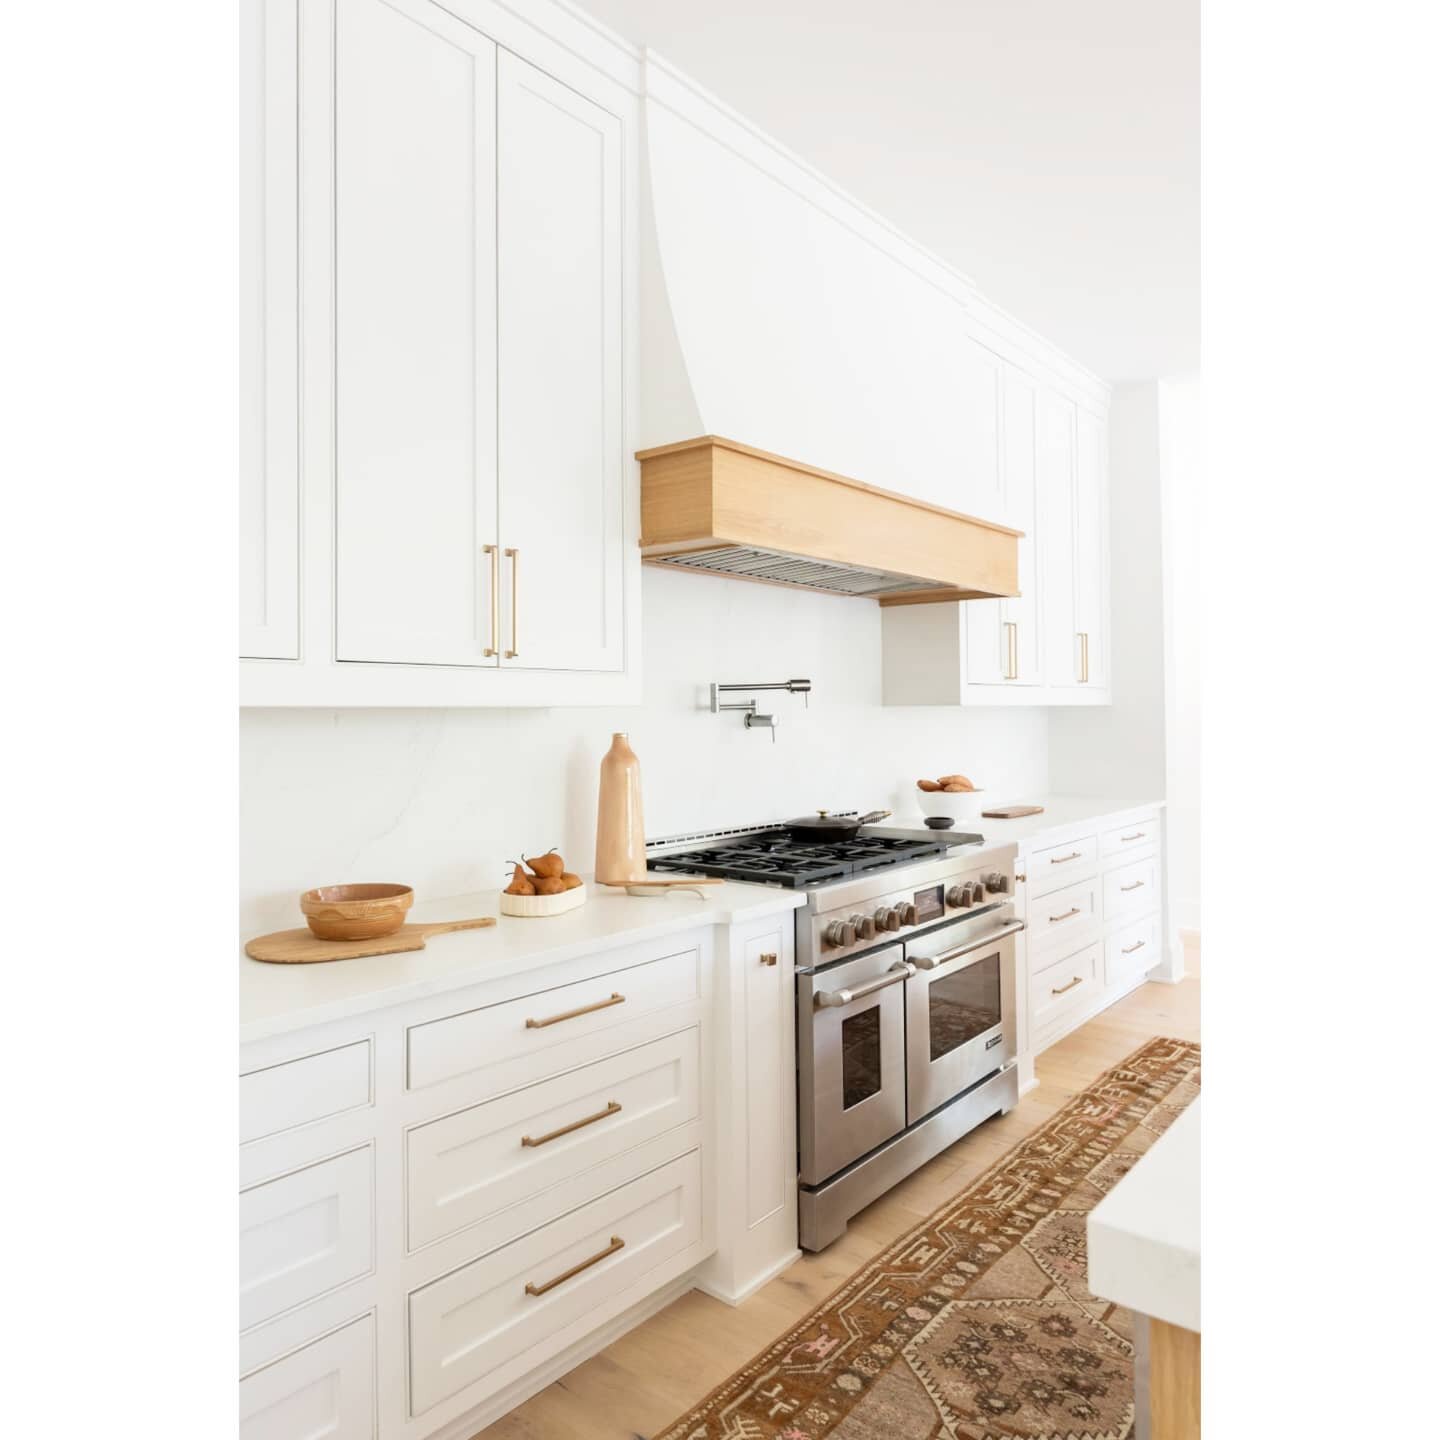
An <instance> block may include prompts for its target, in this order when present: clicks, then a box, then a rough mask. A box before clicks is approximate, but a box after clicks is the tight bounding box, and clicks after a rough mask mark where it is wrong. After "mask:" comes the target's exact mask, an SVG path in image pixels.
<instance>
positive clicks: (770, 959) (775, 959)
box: [760, 950, 780, 965]
mask: <svg viewBox="0 0 1440 1440" xmlns="http://www.w3.org/2000/svg"><path fill="white" fill-rule="evenodd" d="M760 963H761V964H762V965H778V964H779V963H780V957H779V956H778V955H775V954H772V953H771V952H770V951H768V950H767V951H766V952H765V954H763V955H762V956H761V957H760Z"/></svg>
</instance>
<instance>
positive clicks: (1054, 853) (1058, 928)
mask: <svg viewBox="0 0 1440 1440" xmlns="http://www.w3.org/2000/svg"><path fill="white" fill-rule="evenodd" d="M1163 845H1164V820H1163V812H1162V811H1161V809H1160V808H1159V807H1158V806H1157V807H1154V808H1151V809H1142V810H1134V811H1125V812H1119V813H1116V814H1113V815H1102V816H1099V817H1097V818H1096V819H1095V820H1094V821H1092V822H1089V823H1087V824H1085V825H1070V826H1067V827H1065V828H1064V829H1063V830H1055V831H1041V832H1038V833H1035V834H1033V835H1032V836H1031V837H1030V839H1029V840H1028V841H1026V842H1025V843H1024V844H1023V846H1022V850H1021V856H1020V859H1019V861H1018V862H1017V866H1016V868H1017V872H1018V873H1019V874H1021V875H1023V876H1024V877H1025V883H1024V885H1023V887H1019V888H1021V889H1023V893H1024V906H1025V923H1026V930H1025V937H1024V938H1025V943H1024V945H1023V947H1017V949H1018V951H1019V953H1020V954H1022V955H1023V957H1024V958H1023V963H1024V966H1025V974H1026V975H1027V976H1028V984H1026V985H1025V986H1023V987H1021V988H1022V993H1023V994H1024V996H1025V1004H1026V1015H1025V1019H1024V1023H1023V1024H1022V1025H1021V1027H1020V1033H1021V1035H1022V1036H1024V1037H1025V1039H1024V1048H1025V1051H1026V1052H1027V1053H1026V1057H1025V1058H1026V1062H1027V1065H1029V1066H1033V1063H1034V1056H1035V1055H1036V1054H1038V1053H1039V1052H1040V1051H1042V1050H1044V1049H1046V1048H1047V1047H1048V1046H1050V1045H1053V1044H1054V1043H1055V1042H1056V1041H1057V1040H1059V1039H1061V1038H1062V1037H1063V1036H1065V1035H1068V1034H1069V1033H1070V1031H1072V1030H1073V1029H1075V1028H1076V1026H1078V1025H1081V1024H1083V1023H1084V1022H1085V1021H1086V1020H1088V1019H1089V1018H1090V1017H1091V1016H1092V1015H1094V1014H1095V1013H1096V1012H1097V1011H1100V1010H1103V1009H1104V1008H1105V1007H1106V1006H1107V1005H1110V1004H1113V1003H1114V1001H1116V1000H1118V999H1119V998H1120V997H1121V996H1122V995H1124V994H1125V993H1126V992H1127V991H1129V990H1132V989H1133V988H1134V987H1135V986H1136V985H1138V984H1139V983H1140V982H1141V981H1142V980H1144V978H1145V977H1146V975H1147V974H1149V972H1150V971H1152V970H1154V969H1155V968H1156V967H1157V966H1159V965H1161V964H1162V963H1163V961H1164V958H1165V957H1164V954H1163V946H1162V936H1163V933H1164V927H1163V918H1162V917H1163V905H1164V897H1163V895H1162V893H1161V876H1162V875H1163V874H1164V867H1163V864H1162V856H1163V853H1164V852H1163Z"/></svg>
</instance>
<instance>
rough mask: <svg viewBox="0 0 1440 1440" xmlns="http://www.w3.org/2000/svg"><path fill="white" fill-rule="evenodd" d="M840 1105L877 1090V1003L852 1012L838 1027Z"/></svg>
mask: <svg viewBox="0 0 1440 1440" xmlns="http://www.w3.org/2000/svg"><path fill="white" fill-rule="evenodd" d="M840 1065H841V1072H842V1078H843V1081H844V1097H845V1103H844V1108H845V1109H846V1110H848V1109H850V1107H851V1106H852V1105H858V1104H859V1103H860V1102H861V1101H862V1100H868V1099H869V1098H870V1097H871V1096H872V1095H878V1094H879V1093H880V1007H879V1006H878V1005H872V1006H871V1007H870V1009H868V1010H862V1011H861V1012H860V1014H858V1015H852V1016H851V1017H850V1018H849V1019H848V1020H846V1021H845V1022H844V1024H842V1025H841V1027H840Z"/></svg>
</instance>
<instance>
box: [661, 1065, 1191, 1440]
mask: <svg viewBox="0 0 1440 1440" xmlns="http://www.w3.org/2000/svg"><path fill="white" fill-rule="evenodd" d="M1199 1093H1200V1047H1199V1046H1198V1045H1193V1044H1190V1043H1188V1042H1185V1041H1180V1040H1161V1039H1156V1040H1151V1041H1149V1042H1147V1043H1146V1044H1145V1045H1142V1046H1141V1047H1140V1049H1139V1050H1137V1051H1136V1052H1135V1053H1134V1054H1133V1055H1131V1056H1130V1057H1129V1058H1128V1059H1126V1060H1124V1061H1122V1062H1121V1063H1120V1064H1119V1065H1116V1066H1114V1067H1113V1068H1112V1069H1110V1070H1107V1071H1106V1072H1105V1074H1103V1075H1102V1076H1101V1077H1100V1078H1099V1079H1098V1080H1096V1081H1095V1083H1094V1084H1093V1085H1091V1086H1090V1087H1089V1088H1088V1089H1086V1090H1084V1091H1082V1092H1081V1093H1080V1094H1078V1095H1077V1096H1075V1098H1074V1099H1073V1100H1071V1101H1070V1102H1069V1104H1067V1105H1065V1106H1064V1107H1063V1108H1062V1109H1061V1110H1059V1111H1058V1112H1057V1113H1056V1114H1055V1115H1054V1116H1052V1117H1051V1118H1050V1119H1049V1120H1047V1121H1046V1122H1045V1123H1044V1124H1043V1125H1041V1126H1040V1128H1039V1129H1038V1130H1035V1131H1033V1132H1032V1133H1031V1134H1030V1135H1028V1136H1027V1137H1026V1138H1025V1139H1024V1140H1022V1141H1021V1142H1020V1143H1019V1144H1018V1145H1017V1146H1016V1147H1015V1148H1014V1149H1013V1150H1012V1151H1011V1152H1010V1153H1009V1154H1008V1155H1006V1156H1005V1158H1004V1159H1003V1160H1000V1161H999V1162H997V1163H996V1164H995V1165H993V1166H991V1168H990V1169H989V1170H987V1171H986V1172H985V1173H984V1174H983V1175H981V1176H980V1177H979V1178H978V1179H977V1180H975V1181H974V1182H972V1183H971V1184H970V1185H969V1186H967V1187H966V1189H965V1190H964V1191H962V1192H961V1193H960V1194H959V1195H957V1196H956V1197H955V1198H954V1199H953V1200H950V1201H948V1202H947V1203H946V1204H945V1205H943V1206H941V1208H940V1209H939V1210H937V1211H936V1212H935V1214H933V1215H932V1216H931V1217H930V1218H929V1219H928V1220H927V1221H925V1222H924V1223H923V1224H922V1225H920V1226H918V1227H917V1228H916V1229H914V1230H912V1231H911V1232H910V1233H909V1234H908V1235H905V1236H903V1237H902V1238H901V1239H899V1240H897V1241H895V1242H894V1243H893V1244H891V1245H890V1246H889V1247H888V1248H887V1249H885V1250H884V1251H882V1252H881V1253H880V1254H879V1255H878V1256H877V1257H876V1258H875V1259H874V1260H872V1261H870V1263H869V1264H868V1265H866V1266H865V1267H864V1269H862V1270H861V1271H860V1272H859V1273H858V1274H856V1275H855V1276H854V1278H853V1279H851V1280H849V1281H848V1282H847V1283H846V1284H844V1285H843V1286H841V1287H840V1289H839V1290H837V1291H836V1292H835V1294H833V1295H832V1296H831V1297H830V1298H829V1299H828V1300H826V1301H825V1302H824V1303H823V1304H822V1305H820V1306H819V1307H818V1308H817V1309H816V1310H814V1311H812V1312H811V1314H810V1315H809V1316H808V1317H807V1318H806V1319H804V1320H802V1321H801V1322H800V1323H799V1324H798V1325H796V1326H795V1327H794V1328H793V1329H791V1330H790V1331H789V1332H788V1333H787V1334H785V1335H783V1336H782V1337H781V1338H780V1339H779V1340H777V1341H776V1342H775V1344H773V1345H772V1346H771V1347H770V1348H769V1349H768V1350H766V1351H765V1352H764V1353H763V1354H761V1355H758V1356H757V1357H756V1358H755V1359H754V1360H752V1361H751V1362H750V1364H749V1365H747V1366H746V1367H745V1368H744V1369H743V1370H740V1371H738V1372H737V1373H736V1374H735V1375H732V1376H731V1377H730V1379H728V1380H727V1381H725V1382H724V1384H722V1385H721V1386H720V1387H719V1388H718V1389H716V1390H715V1391H713V1392H712V1393H711V1394H710V1396H709V1397H708V1398H707V1399H706V1400H705V1401H704V1402H703V1403H702V1404H700V1405H698V1406H697V1407H696V1408H695V1409H694V1410H692V1411H690V1413H689V1414H688V1415H685V1416H683V1417H682V1418H681V1419H680V1420H677V1421H676V1422H675V1423H674V1424H673V1425H671V1426H670V1427H669V1428H668V1429H666V1430H664V1431H663V1432H662V1433H661V1434H660V1435H658V1436H656V1437H655V1440H821V1437H826V1440H1123V1437H1125V1436H1127V1435H1129V1434H1130V1433H1131V1427H1132V1421H1133V1419H1134V1411H1135V1389H1134V1371H1133V1366H1132V1355H1133V1350H1132V1347H1131V1343H1130V1337H1131V1328H1130V1315H1129V1312H1128V1311H1126V1310H1123V1309H1121V1308H1120V1307H1119V1306H1116V1305H1112V1304H1110V1303H1109V1302H1108V1301H1105V1300H1101V1299H1098V1298H1097V1297H1096V1296H1094V1295H1092V1294H1091V1293H1090V1291H1089V1289H1088V1288H1087V1286H1086V1284H1085V1216H1086V1214H1087V1212H1088V1211H1089V1210H1091V1209H1092V1208H1093V1207H1094V1206H1095V1205H1097V1204H1098V1203H1099V1202H1100V1199H1101V1197H1102V1196H1104V1195H1105V1193H1106V1192H1107V1191H1108V1190H1110V1189H1112V1188H1113V1187H1114V1186H1115V1184H1116V1182H1117V1181H1118V1180H1119V1179H1120V1178H1121V1176H1123V1175H1124V1174H1125V1173H1126V1172H1127V1171H1128V1170H1129V1169H1130V1167H1131V1166H1132V1165H1134V1163H1135V1162H1136V1161H1137V1160H1138V1159H1139V1158H1140V1156H1141V1155H1143V1154H1144V1153H1145V1151H1146V1150H1147V1149H1149V1147H1150V1145H1151V1144H1152V1143H1153V1142H1154V1141H1155V1139H1156V1137H1157V1136H1159V1135H1161V1134H1162V1133H1163V1132H1164V1131H1165V1129H1166V1128H1167V1127H1168V1126H1169V1125H1170V1123H1171V1121H1173V1120H1174V1119H1175V1117H1176V1116H1177V1115H1178V1114H1179V1113H1180V1112H1181V1111H1182V1110H1183V1109H1184V1108H1185V1106H1186V1105H1188V1104H1189V1103H1190V1101H1191V1100H1193V1099H1194V1098H1195V1097H1196V1095H1198V1094H1199Z"/></svg>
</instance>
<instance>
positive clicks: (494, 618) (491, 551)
mask: <svg viewBox="0 0 1440 1440" xmlns="http://www.w3.org/2000/svg"><path fill="white" fill-rule="evenodd" d="M480 548H481V553H482V554H485V555H488V556H489V557H490V643H489V645H487V646H486V647H485V656H486V658H487V659H488V658H489V657H490V656H491V655H498V654H499V653H500V547H499V546H498V545H482V546H481V547H480Z"/></svg>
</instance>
